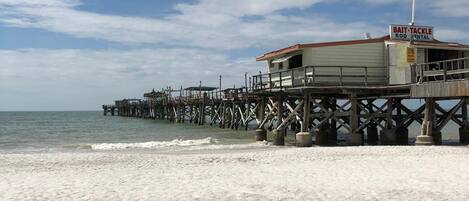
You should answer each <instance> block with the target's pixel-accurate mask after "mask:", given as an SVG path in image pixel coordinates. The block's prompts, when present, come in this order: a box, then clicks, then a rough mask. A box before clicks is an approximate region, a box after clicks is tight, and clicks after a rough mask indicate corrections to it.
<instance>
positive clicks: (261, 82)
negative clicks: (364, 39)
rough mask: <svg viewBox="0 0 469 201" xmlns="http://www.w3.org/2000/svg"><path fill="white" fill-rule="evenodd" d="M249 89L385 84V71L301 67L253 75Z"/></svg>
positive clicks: (381, 68) (382, 68)
mask: <svg viewBox="0 0 469 201" xmlns="http://www.w3.org/2000/svg"><path fill="white" fill-rule="evenodd" d="M252 79H253V82H252V86H251V88H252V89H253V90H264V89H283V88H296V87H307V86H377V85H386V84H387V83H388V80H389V79H388V68H386V67H382V66H381V67H366V66H364V67H358V66H304V67H300V68H295V69H290V70H286V71H279V72H273V73H268V74H261V73H260V74H259V75H255V76H253V78H252Z"/></svg>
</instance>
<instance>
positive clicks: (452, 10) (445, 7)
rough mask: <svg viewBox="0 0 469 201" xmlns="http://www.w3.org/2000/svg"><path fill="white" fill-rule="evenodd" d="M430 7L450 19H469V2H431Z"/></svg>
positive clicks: (451, 0) (452, 0) (456, 0)
mask: <svg viewBox="0 0 469 201" xmlns="http://www.w3.org/2000/svg"><path fill="white" fill-rule="evenodd" d="M430 7H431V8H432V9H433V10H434V11H435V12H436V13H437V14H439V15H442V16H449V17H469V12H468V11H469V1H467V0H450V1H431V3H430Z"/></svg>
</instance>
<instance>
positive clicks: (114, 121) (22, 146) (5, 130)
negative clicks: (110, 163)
mask: <svg viewBox="0 0 469 201" xmlns="http://www.w3.org/2000/svg"><path fill="white" fill-rule="evenodd" d="M252 142H253V132H252V131H250V132H249V131H248V132H246V131H244V130H239V131H236V130H231V129H220V128H217V127H210V126H208V125H207V126H198V125H194V124H189V123H185V124H174V123H169V122H168V121H164V120H144V119H137V118H124V117H118V116H103V115H102V112H0V151H3V152H5V151H6V152H37V151H39V152H43V151H74V150H87V149H93V150H113V149H158V148H164V147H191V146H201V145H228V144H230V145H231V144H248V143H252Z"/></svg>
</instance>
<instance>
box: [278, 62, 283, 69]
mask: <svg viewBox="0 0 469 201" xmlns="http://www.w3.org/2000/svg"><path fill="white" fill-rule="evenodd" d="M278 69H279V70H282V69H283V62H280V63H278Z"/></svg>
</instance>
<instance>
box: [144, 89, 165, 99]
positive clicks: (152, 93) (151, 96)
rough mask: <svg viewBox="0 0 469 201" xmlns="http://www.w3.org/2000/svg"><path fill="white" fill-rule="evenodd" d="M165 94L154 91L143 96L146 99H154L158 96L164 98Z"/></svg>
mask: <svg viewBox="0 0 469 201" xmlns="http://www.w3.org/2000/svg"><path fill="white" fill-rule="evenodd" d="M163 95H164V93H163V92H159V91H158V92H156V91H155V90H154V89H153V90H152V91H151V92H149V93H145V94H143V97H146V98H154V97H158V96H163Z"/></svg>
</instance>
